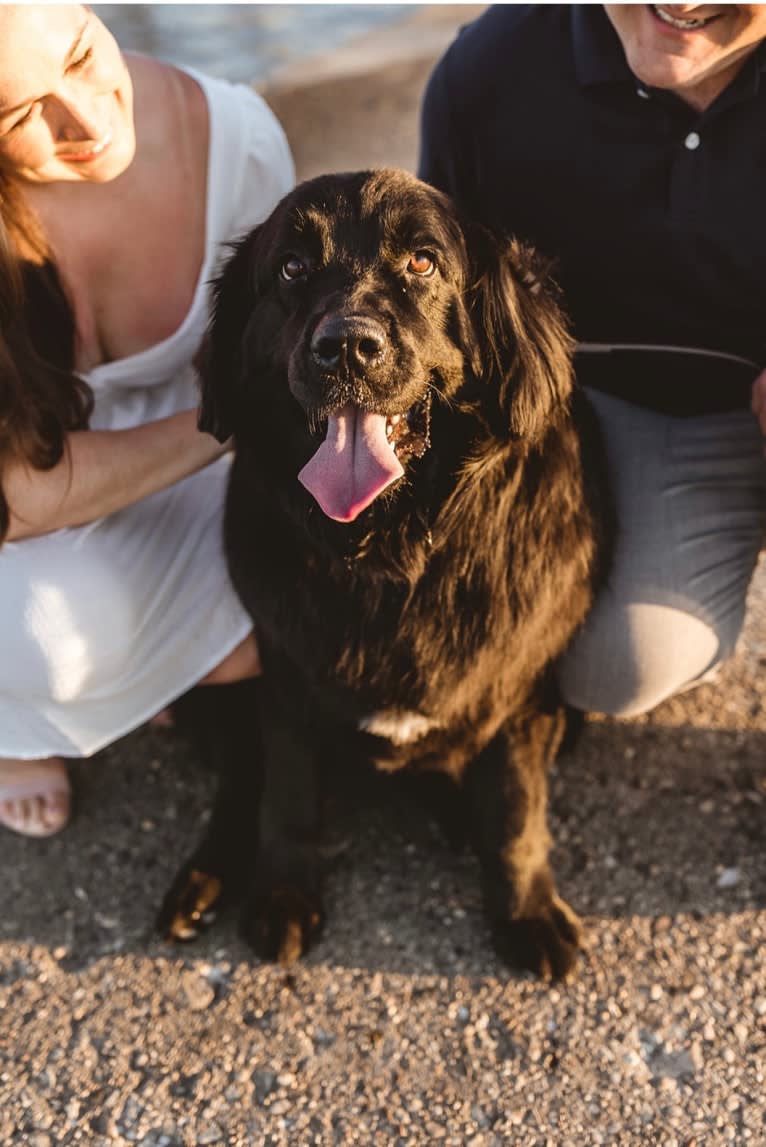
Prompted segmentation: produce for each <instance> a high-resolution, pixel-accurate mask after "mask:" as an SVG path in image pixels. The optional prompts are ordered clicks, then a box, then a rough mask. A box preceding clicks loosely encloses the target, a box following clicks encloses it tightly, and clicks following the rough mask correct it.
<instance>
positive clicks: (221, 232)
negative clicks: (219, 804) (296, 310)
mask: <svg viewBox="0 0 766 1147" xmlns="http://www.w3.org/2000/svg"><path fill="white" fill-rule="evenodd" d="M191 74H192V75H193V76H194V78H195V79H196V80H197V82H198V83H199V84H200V86H201V87H202V89H203V91H204V92H205V95H206V97H207V101H208V107H209V112H210V149H209V164H208V187H207V197H208V198H207V221H206V227H207V236H206V245H205V255H204V263H203V266H202V270H201V273H200V277H199V282H198V284H197V289H196V293H195V296H194V301H193V303H192V306H191V309H190V310H189V313H188V314H187V316H186V318H185V320H184V321H183V323H182V324H181V326H180V327H179V328H178V330H177V331H176V332H175V333H174V334H173V335H171V336H170V337H169V338H167V339H165V340H164V341H163V342H161V343H159V344H158V345H156V346H154V347H150V348H149V349H147V350H145V351H142V352H140V353H139V354H136V355H132V356H130V357H129V358H125V359H120V360H118V361H116V362H111V363H108V364H105V365H103V366H100V367H97V368H96V369H95V370H93V371H92V372H91V373H90V374H88V375H86V376H85V377H86V378H87V381H88V383H89V384H90V386H91V387H92V389H93V392H94V395H95V409H94V414H93V417H92V420H91V425H92V426H93V428H95V429H123V428H126V427H131V426H137V425H140V424H142V423H145V422H150V421H152V420H154V419H157V418H162V417H164V416H165V415H168V414H173V413H175V412H177V411H180V410H188V409H191V408H194V407H196V406H197V403H198V401H199V393H198V388H197V380H196V374H195V371H194V368H193V367H192V365H191V360H192V357H193V355H194V353H195V352H196V350H197V348H198V347H199V344H200V340H201V338H202V335H203V333H204V330H205V326H206V323H207V319H208V313H209V294H210V281H211V278H212V277H213V276H214V275H215V273H216V271H217V269H218V267H219V266H220V262H221V260H222V258H224V257H225V255H226V243H227V242H228V241H231V240H232V239H236V238H237V237H238V236H240V235H242V234H243V233H244V232H246V231H247V230H249V228H251V227H253V226H254V225H255V224H256V223H258V222H260V221H261V220H263V219H264V218H266V216H267V215H268V214H269V213H270V212H271V209H272V208H273V207H274V205H275V204H276V203H277V201H278V200H279V199H280V198H281V197H282V195H284V194H285V193H286V192H287V191H288V190H289V189H290V188H291V187H292V185H293V183H294V179H295V173H294V168H293V162H292V158H291V155H290V150H289V147H288V144H287V140H286V139H285V136H284V133H283V131H282V129H281V127H280V126H279V124H278V123H277V121H276V119H275V117H274V115H273V114H272V112H271V111H270V109H269V108H268V107H267V105H266V104H265V103H264V101H263V100H262V99H261V98H260V97H259V96H258V95H257V94H256V93H255V92H253V91H252V90H251V89H250V88H248V87H245V86H244V85H231V84H228V83H225V82H223V81H220V80H212V79H210V78H208V77H205V76H202V75H199V74H197V73H196V72H191ZM164 273H165V269H164V268H163V267H160V266H157V267H152V266H149V267H147V274H150V275H152V274H155V275H159V276H162V275H163V274H164ZM229 462H230V460H229V459H228V458H222V459H220V460H219V461H218V462H216V463H214V464H213V465H211V466H208V467H207V468H206V469H205V470H202V471H200V472H199V473H197V474H193V475H192V476H191V477H189V478H186V479H184V480H183V481H181V482H178V483H176V484H175V485H174V486H171V487H169V488H168V489H166V490H162V491H160V492H159V493H157V494H153V495H151V496H149V497H148V498H144V499H143V500H142V501H140V502H138V503H136V504H135V505H133V506H130V507H128V508H127V509H125V510H122V511H120V512H119V513H116V514H112V515H110V516H109V517H106V518H102V519H99V520H98V521H95V522H92V523H90V524H89V525H87V526H83V527H80V528H77V529H66V530H57V531H55V532H54V533H52V534H47V535H45V536H44V537H39V538H30V539H27V540H25V541H21V542H9V543H6V544H5V545H3V546H1V547H0V758H2V757H18V758H23V759H32V758H36V757H47V756H51V755H60V756H65V757H66V756H69V757H75V756H77V757H83V756H89V755H90V754H92V753H95V752H96V751H97V750H98V749H100V748H102V747H103V746H105V745H107V744H109V743H110V742H112V741H114V740H116V739H117V738H118V737H120V736H122V735H123V734H124V733H127V732H129V731H130V730H132V729H135V728H137V727H138V726H139V725H141V724H143V723H144V722H145V721H146V720H148V719H149V718H150V717H151V716H153V715H154V714H155V713H156V712H158V711H159V710H160V709H162V708H163V707H164V706H165V705H167V704H168V703H169V702H171V701H172V700H174V699H175V698H176V697H178V696H180V694H181V693H183V692H185V691H186V690H187V689H188V688H190V687H191V686H192V685H194V684H195V683H196V682H198V681H199V680H200V678H202V677H204V676H205V674H206V673H208V672H209V671H210V670H211V669H213V668H214V667H215V666H216V665H218V664H219V662H221V661H222V660H223V658H224V657H225V656H226V655H227V654H228V653H229V652H231V650H232V649H233V648H234V647H235V646H236V645H238V644H239V642H240V641H241V640H242V639H243V638H244V637H245V636H246V634H247V633H248V632H249V630H250V622H249V619H248V617H247V616H246V614H245V612H244V610H243V609H242V606H241V605H240V603H239V601H238V599H237V597H236V595H235V593H234V590H233V589H232V586H231V583H230V582H229V578H228V575H227V571H226V564H225V561H224V556H223V550H222V539H221V526H222V517H223V499H224V492H225V484H226V479H227V473H228V469H229Z"/></svg>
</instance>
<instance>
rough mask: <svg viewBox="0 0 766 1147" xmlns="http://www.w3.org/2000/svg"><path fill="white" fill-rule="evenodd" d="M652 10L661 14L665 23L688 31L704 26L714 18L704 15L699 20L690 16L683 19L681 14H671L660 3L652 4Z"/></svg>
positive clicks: (657, 14) (661, 18)
mask: <svg viewBox="0 0 766 1147" xmlns="http://www.w3.org/2000/svg"><path fill="white" fill-rule="evenodd" d="M652 10H653V11H654V14H655V15H656V16H659V18H660V20H662V22H663V24H670V26H671V28H678V29H679V31H681V32H688V31H691V30H693V29H694V28H704V26H705V24H709V23H710V21H711V19H712V16H703V17H702V18H701V19H699V20H694V19H692V18H690V17H687V18H686V19H682V18H681V17H679V16H671V15H670V13H669V12H666V11H665V9H664V8H660V6H659V4H652Z"/></svg>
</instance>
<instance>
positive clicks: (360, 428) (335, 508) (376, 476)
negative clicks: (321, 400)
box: [298, 405, 404, 522]
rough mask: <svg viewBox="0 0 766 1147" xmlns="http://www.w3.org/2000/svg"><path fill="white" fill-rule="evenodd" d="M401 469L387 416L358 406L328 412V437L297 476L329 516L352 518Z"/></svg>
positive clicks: (350, 519) (349, 520) (339, 520)
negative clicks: (387, 430)
mask: <svg viewBox="0 0 766 1147" xmlns="http://www.w3.org/2000/svg"><path fill="white" fill-rule="evenodd" d="M403 473H404V470H403V469H402V465H401V462H400V461H399V459H398V458H397V457H396V455H395V454H394V452H393V450H392V449H391V446H390V444H389V442H388V439H387V438H386V418H385V415H383V414H369V413H368V412H367V411H364V410H360V409H359V407H357V406H353V405H349V406H344V407H343V409H342V410H339V411H338V413H337V414H331V415H330V417H329V420H328V424H327V437H326V438H325V440H324V442H323V443H322V445H321V446H320V447H319V449H318V450H317V452H316V454H315V455H314V457H313V458H310V459H309V461H308V462H307V463H306V465H305V466H304V467H303V469H302V470H301V472H300V474H299V475H298V480H299V481H300V482H302V483H303V485H304V486H305V487H306V489H307V490H308V492H309V493H310V494H312V495H313V497H314V498H316V500H317V502H318V503H319V505H320V506H321V507H322V509H323V510H324V512H325V514H327V516H328V518H334V519H335V520H336V521H337V522H353V520H354V518H356V517H357V515H358V514H361V512H362V510H364V509H366V507H367V506H369V504H370V502H373V501H374V500H375V499H376V498H377V496H378V494H380V493H381V491H383V490H385V488H386V486H390V485H391V483H392V482H395V481H396V479H397V478H400V477H401V476H402V474H403Z"/></svg>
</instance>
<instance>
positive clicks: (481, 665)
mask: <svg viewBox="0 0 766 1147" xmlns="http://www.w3.org/2000/svg"><path fill="white" fill-rule="evenodd" d="M415 252H418V253H420V255H419V257H418V258H419V261H418V260H416V264H415V268H414V269H413V265H412V264H411V263H410V256H411V255H412V254H413V253H415ZM423 253H425V255H426V256H427V258H431V259H432V261H433V264H434V267H435V269H434V271H433V272H432V273H425V274H424V273H422V272H423V268H424V267H425V268H426V269H428V262H427V259H426V261H425V262H424V261H423ZM282 268H286V271H287V273H288V276H292V277H291V278H285V275H284V274H283V271H282ZM418 270H419V271H420V272H421V273H419V274H418V273H417V271H418ZM344 324H345V326H344ZM337 330H340V331H341V336H340V343H338V342H336V343H331V344H330V345H331V348H332V347H333V346H335V347H337V346H340V347H341V352H342V353H340V352H339V353H338V354H337V355H336V360H337V361H336V360H333V355H332V353H330V352H327V353H325V352H322V353H319V352H317V346H318V344H319V342H320V341H321V340H320V335H321V334H323V333H324V332H326V331H332V332H333V334H334V333H335V332H336V331H337ZM348 330H350V331H351V335H349V336H348V338H349V340H350V341H348V344H346V343H344V342H343V338H344V337H345V336H344V335H343V333H342V332H343V331H348ZM352 338H357V340H358V343H359V346H360V347H361V346H362V340H363V339H366V340H367V341H366V342H365V343H364V346H363V348H362V350H359V351H358V353H356V351H357V349H358V348H357V344H356V343H353V346H352ZM324 345H325V344H324V343H323V344H322V347H324ZM320 349H321V348H320ZM352 351H353V352H354V353H352ZM570 351H571V344H570V339H569V336H568V334H567V332H566V328H565V324H564V322H563V320H562V317H561V314H560V312H559V309H558V306H557V303H556V301H555V299H554V298H553V297H552V294H551V291H550V289H549V287H548V286H547V284H546V282H545V278H544V276H542V277H541V276H540V275H539V274H538V272H537V270H536V269H535V266H534V261H533V259H532V257H531V255H530V253H529V252H528V251H526V250H525V249H523V248H522V247H521V246H520V245H519V244H518V243H516V242H507V243H506V242H502V243H501V242H498V241H497V240H496V239H495V238H494V237H492V236H490V235H489V234H488V233H487V232H486V231H484V230H482V229H479V228H477V227H475V226H474V225H472V224H470V223H468V222H466V221H461V220H460V219H459V218H458V216H457V214H456V212H455V209H454V207H453V206H452V205H451V203H450V201H449V200H448V199H447V198H446V197H445V196H443V195H442V194H440V193H439V192H437V191H435V190H433V189H431V188H429V187H427V186H426V185H424V184H422V183H420V182H418V181H417V180H416V179H414V178H412V177H411V176H408V175H405V174H404V173H402V172H393V171H382V172H361V173H355V174H347V175H342V176H323V177H321V178H319V179H316V180H313V181H311V182H309V183H306V184H303V185H302V186H300V187H299V188H297V189H296V190H295V191H294V192H293V193H292V194H290V195H288V196H287V197H286V199H285V200H283V202H282V203H281V204H280V205H279V206H278V207H277V209H276V210H275V211H274V213H273V214H272V215H271V217H270V218H269V219H268V220H267V221H266V222H265V223H264V224H263V225H262V226H261V227H259V228H257V229H256V230H255V231H254V232H253V233H252V234H250V235H249V236H247V237H246V238H245V239H244V240H243V241H242V242H241V243H240V244H239V245H238V247H237V248H236V251H235V253H234V255H233V257H232V259H231V260H230V262H229V263H228V265H227V267H226V269H225V271H224V274H223V275H222V277H221V279H220V281H219V283H218V286H217V300H216V306H215V316H214V321H213V323H212V326H211V334H210V339H209V343H208V347H207V353H206V359H205V366H204V372H203V373H204V378H203V404H202V415H201V425H202V426H203V427H204V428H205V429H207V430H209V431H211V432H213V433H215V434H217V436H218V437H219V438H221V439H224V438H226V437H228V436H229V435H230V434H233V435H234V438H235V443H236V453H235V459H234V464H233V470H232V476H231V486H230V491H229V497H228V502H227V507H226V516H225V537H226V548H227V553H228V557H229V562H230V568H231V574H232V577H233V580H234V584H235V585H236V587H237V590H238V591H239V593H240V595H241V597H242V600H243V602H244V603H245V606H246V607H247V609H248V610H249V612H250V613H251V614H252V617H253V622H254V625H255V630H256V634H257V639H258V644H259V648H260V651H261V656H262V660H263V666H264V676H263V679H262V681H261V682H260V683H259V686H258V692H259V695H260V702H259V712H260V729H259V738H260V761H259V762H256V761H240V762H239V765H237V766H236V767H235V779H234V781H233V782H232V779H231V777H230V778H229V780H228V781H227V783H226V784H225V785H224V786H223V787H222V795H221V799H220V800H219V802H218V804H217V807H216V810H215V812H214V816H213V820H212V825H211V828H210V831H209V832H208V835H207V838H206V840H205V841H204V842H203V845H202V846H201V849H200V850H199V851H198V853H197V854H195V857H194V858H193V859H192V861H190V862H189V864H188V865H187V866H186V868H185V869H184V870H183V871H182V873H181V875H180V877H179V882H178V883H177V885H176V886H175V888H174V890H173V893H172V895H171V896H170V898H169V900H168V902H167V903H166V905H165V909H164V912H163V921H164V923H165V925H166V927H167V928H168V930H169V932H170V934H171V935H174V934H175V935H178V934H180V933H182V932H184V931H185V930H189V929H191V931H194V927H193V926H192V923H190V920H191V917H193V915H194V907H195V905H194V900H195V891H194V889H195V887H196V885H195V884H194V880H197V881H198V880H199V871H202V872H204V873H207V874H212V875H214V876H215V877H216V878H218V879H220V880H221V881H222V882H223V884H224V887H225V886H226V883H227V880H229V879H233V880H234V881H235V883H236V885H237V886H238V888H240V890H241V888H242V886H243V885H244V889H245V895H246V906H245V915H244V926H245V930H246V933H247V935H248V936H249V938H250V939H251V940H252V942H253V943H254V945H255V946H256V948H257V950H258V951H259V952H260V953H261V954H264V955H266V956H268V957H272V958H280V959H283V960H286V959H291V958H293V957H294V956H297V955H299V954H300V953H302V952H303V951H304V950H305V949H306V947H307V946H308V945H309V943H310V942H311V940H312V938H313V937H314V936H315V935H316V934H317V933H318V931H319V929H320V927H321V923H322V919H323V912H322V903H321V889H320V880H319V864H318V859H317V846H318V838H319V824H318V811H317V802H318V787H319V776H320V773H321V769H322V767H323V760H326V759H328V758H329V757H333V756H336V755H337V754H339V753H341V752H342V753H344V754H346V753H349V752H351V753H355V754H357V755H358V756H359V758H362V757H364V758H368V759H371V760H372V761H373V762H374V763H375V765H376V766H377V767H378V768H381V769H385V770H396V769H400V768H402V767H403V766H405V765H406V766H408V768H411V769H416V770H422V771H429V770H436V771H440V772H443V773H446V774H447V775H448V776H449V778H451V780H452V781H454V782H455V784H457V785H460V786H462V787H463V789H464V794H465V796H464V801H463V803H464V806H465V809H466V811H467V815H468V819H469V828H470V832H471V836H472V839H473V843H474V846H475V848H476V850H477V852H478V855H479V857H480V860H481V864H482V872H483V879H484V885H485V900H486V905H487V910H488V913H489V918H490V921H491V923H492V926H493V929H494V934H495V936H496V940H497V945H498V949H499V950H500V952H501V953H502V954H503V955H504V956H505V957H506V958H507V959H508V960H509V961H511V962H512V963H513V964H516V965H520V966H522V967H526V968H531V969H533V970H535V971H538V972H541V973H548V974H551V975H553V976H561V975H564V974H565V973H566V972H567V970H568V969H569V967H570V965H571V963H572V960H573V958H574V954H575V949H576V946H577V935H578V928H577V923H576V917H575V916H574V914H573V913H572V912H571V910H570V909H569V908H568V907H567V906H566V904H565V903H564V902H563V901H562V900H561V899H560V898H559V897H558V896H557V895H556V892H555V889H554V884H553V878H552V875H551V871H550V868H549V864H548V859H547V854H548V846H549V837H548V832H547V828H546V768H547V765H548V763H549V762H550V760H551V758H552V757H553V755H554V753H555V751H556V748H557V745H558V742H559V739H560V736H561V733H562V730H563V719H562V714H561V710H560V707H559V705H558V702H557V699H556V696H555V689H554V688H553V686H552V680H553V675H552V673H551V667H552V665H553V663H554V662H555V660H556V658H557V657H558V656H559V655H560V653H561V652H562V650H563V649H564V648H565V646H566V645H567V643H568V642H569V641H570V639H571V637H572V635H573V633H574V632H575V630H576V629H577V627H578V626H579V625H580V623H581V621H582V619H583V618H584V616H585V614H586V612H587V610H588V607H589V605H590V603H591V600H592V596H593V592H594V588H595V586H596V584H597V583H598V582H599V580H600V578H601V577H602V576H603V571H604V562H605V554H606V545H605V542H604V537H605V535H606V534H607V533H608V532H609V531H608V530H607V529H605V528H604V525H603V523H604V522H605V521H606V516H605V514H604V511H603V509H602V507H601V504H600V492H599V491H600V482H599V481H598V480H597V476H598V475H599V473H600V465H601V463H600V448H599V443H598V435H597V429H596V426H595V423H594V419H593V416H592V414H591V411H590V408H589V407H588V406H587V404H586V402H585V400H584V398H583V396H582V395H581V394H580V393H579V392H578V391H577V390H576V389H573V381H572V372H571V364H570ZM323 354H324V357H323ZM428 395H430V396H431V418H430V445H429V446H428V448H427V449H425V451H424V452H423V453H422V456H417V455H418V450H414V451H413V453H411V454H409V455H408V454H407V442H406V438H405V441H404V444H403V446H402V447H401V452H402V455H403V457H404V459H405V461H404V469H405V473H404V476H403V477H402V478H400V479H399V480H398V481H396V482H395V483H394V484H393V485H392V486H390V487H389V488H388V489H387V490H385V491H384V492H383V493H382V494H380V495H379V496H378V497H377V498H376V499H375V500H374V501H373V502H372V504H371V505H370V506H369V507H368V508H366V509H364V510H363V511H362V512H361V513H360V514H359V516H358V517H357V518H356V519H355V520H354V521H351V522H348V523H342V522H339V521H335V520H332V519H330V518H328V517H327V516H325V514H324V513H323V511H322V510H321V509H320V507H319V506H318V505H317V503H316V502H315V501H314V499H313V497H312V496H311V495H310V494H309V493H308V492H307V490H306V489H304V487H303V486H302V485H301V483H300V482H299V481H298V478H297V475H298V472H299V471H300V470H301V468H302V467H303V466H304V465H305V463H306V462H307V460H308V459H309V457H310V456H311V455H312V454H313V453H314V451H315V450H316V449H317V447H318V445H319V443H320V441H321V438H322V426H323V423H324V420H325V419H326V416H327V414H328V413H329V412H331V411H333V410H336V409H337V408H339V407H342V406H345V405H346V404H352V405H353V406H354V407H358V408H361V409H363V410H370V411H375V412H377V413H384V414H386V415H395V414H403V413H404V412H405V411H408V410H410V409H411V408H413V406H414V407H415V409H416V410H419V409H420V406H419V404H421V403H422V402H423V400H424V399H425V397H426V396H428ZM414 424H415V425H416V431H417V432H416V434H415V440H416V441H415V445H416V446H418V447H419V448H420V447H422V446H423V442H422V441H421V438H422V437H424V435H422V434H421V436H420V437H418V433H419V432H420V430H422V427H419V423H418V420H417V418H416V419H415V423H414ZM584 455H586V456H587V457H588V473H589V474H592V475H595V476H596V478H593V479H590V478H588V477H587V476H586V475H585V474H584V473H583V456H584ZM392 712H393V713H407V714H410V715H412V714H416V715H418V716H419V717H420V718H422V722H421V723H422V727H423V730H424V731H423V732H422V735H420V736H418V737H417V738H416V739H414V740H412V741H411V742H410V743H407V744H399V743H394V741H392V740H390V739H388V738H387V737H384V736H381V735H380V730H381V724H380V722H379V723H378V724H376V725H375V726H374V727H375V728H376V729H377V730H378V734H377V735H374V734H373V733H371V732H364V731H362V730H361V729H360V727H359V726H360V722H364V721H365V719H367V718H369V716H370V714H373V713H377V714H380V713H387V714H391V713H392ZM411 732H412V729H411ZM238 771H241V772H242V773H243V774H244V773H245V772H246V773H247V775H248V779H247V786H249V789H250V797H249V801H250V802H252V801H253V800H256V801H257V802H258V804H259V810H258V817H257V823H258V833H257V836H258V839H257V840H252V841H248V851H249V852H250V855H249V857H248V860H247V861H246V868H247V871H246V872H245V874H244V875H243V873H242V870H241V869H242V863H243V861H242V851H243V848H242V840H241V834H242V830H240V832H239V834H236V833H235V834H234V835H239V837H240V839H238V841H237V842H236V845H235V844H234V843H233V842H232V829H233V826H236V825H237V824H238V823H241V821H242V815H241V803H242V800H243V799H248V798H245V797H244V796H243V794H245V792H246V788H245V784H244V780H243V782H242V784H241V785H239V786H238V784H237V782H236V773H237V772H238ZM254 778H257V779H254ZM256 790H257V792H256ZM238 793H239V796H238ZM238 801H239V805H240V807H239V811H237V807H236V806H237V803H238ZM248 808H249V811H250V812H252V804H251V803H249V804H248ZM234 857H236V860H235V859H233V858H234ZM235 867H236V869H237V871H236V872H233V871H232V872H230V871H227V869H230V868H235ZM192 868H193V869H196V870H199V871H198V872H197V876H195V877H194V879H193V880H191V890H190V883H189V872H190V871H191V869H192Z"/></svg>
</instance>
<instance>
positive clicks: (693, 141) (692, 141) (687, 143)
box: [684, 131, 701, 151]
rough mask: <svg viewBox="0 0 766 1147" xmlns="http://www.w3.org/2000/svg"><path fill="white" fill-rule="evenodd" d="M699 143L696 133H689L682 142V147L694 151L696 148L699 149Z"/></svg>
mask: <svg viewBox="0 0 766 1147" xmlns="http://www.w3.org/2000/svg"><path fill="white" fill-rule="evenodd" d="M700 143H701V140H700V137H699V136H698V135H697V132H696V131H690V132H689V134H688V135H687V137H686V139H685V140H684V147H685V148H688V150H689V151H696V150H697V148H698V147H699V145H700Z"/></svg>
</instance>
